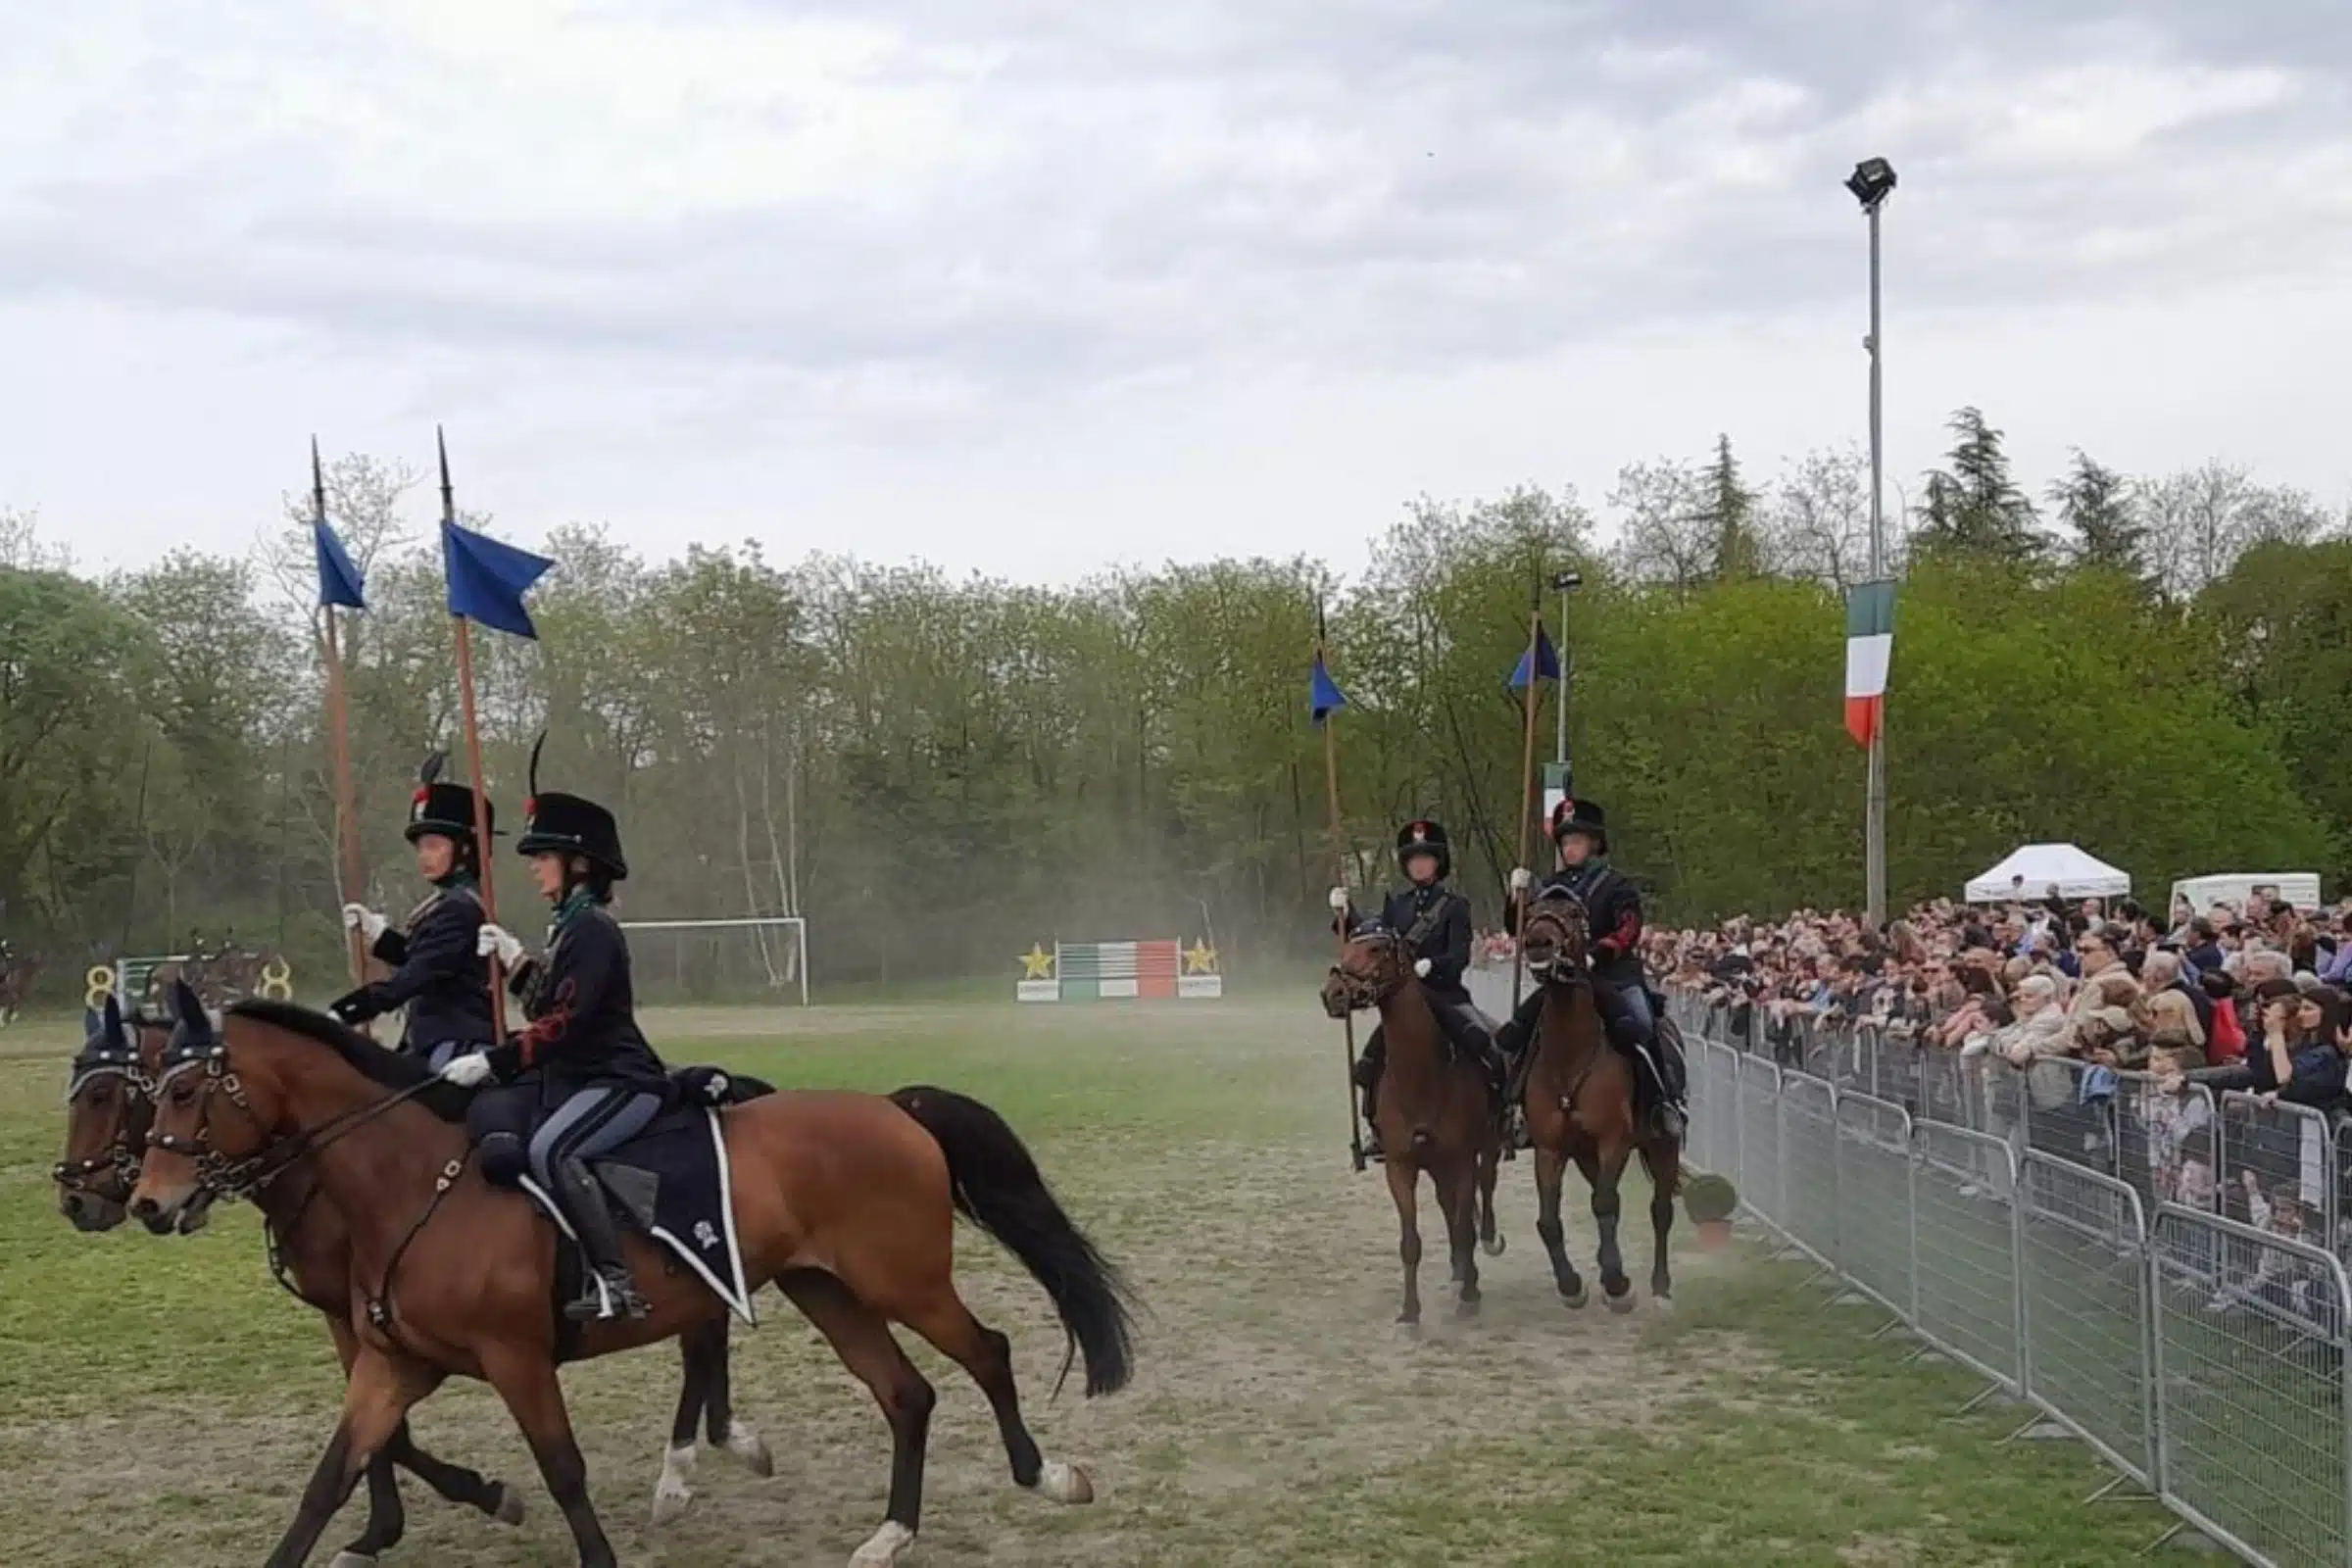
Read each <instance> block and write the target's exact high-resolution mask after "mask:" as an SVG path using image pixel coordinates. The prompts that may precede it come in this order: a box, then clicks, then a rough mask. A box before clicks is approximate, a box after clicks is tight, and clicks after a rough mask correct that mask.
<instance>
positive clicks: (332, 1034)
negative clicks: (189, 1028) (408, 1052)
mask: <svg viewBox="0 0 2352 1568" xmlns="http://www.w3.org/2000/svg"><path fill="white" fill-rule="evenodd" d="M223 1016H225V1017H230V1018H251V1019H252V1020H253V1021H254V1022H256V1023H266V1024H268V1025H270V1027H271V1028H274V1029H282V1030H284V1031H285V1032H286V1033H287V1034H290V1035H296V1036H299V1037H300V1038H302V1039H304V1040H308V1041H310V1042H311V1043H312V1044H314V1045H319V1046H324V1047H325V1048H326V1049H327V1050H329V1051H331V1052H333V1053H334V1054H336V1055H338V1056H340V1057H342V1058H343V1061H344V1063H345V1065H347V1066H349V1067H350V1068H351V1069H352V1070H353V1071H354V1072H357V1073H358V1074H360V1075H361V1076H362V1077H364V1078H366V1079H367V1080H368V1082H369V1083H371V1084H375V1085H377V1086H378V1087H380V1088H384V1089H391V1090H403V1089H414V1088H416V1087H417V1085H419V1084H424V1083H431V1082H432V1081H433V1079H434V1078H435V1077H436V1076H437V1075H436V1074H435V1073H434V1072H433V1070H432V1068H430V1067H428V1066H426V1065H425V1064H424V1063H423V1062H422V1061H421V1060H419V1059H417V1057H415V1056H404V1055H402V1054H400V1053H399V1052H396V1051H386V1050H385V1049H384V1048H383V1047H381V1046H379V1045H377V1044H376V1043H375V1042H374V1041H372V1040H370V1039H368V1037H367V1036H366V1035H364V1034H362V1033H360V1032H359V1031H358V1030H357V1029H354V1028H351V1027H350V1026H348V1025H347V1024H345V1023H344V1022H343V1021H342V1020H341V1019H339V1018H334V1017H330V1016H329V1015H328V1014H326V1013H323V1012H313V1011H312V1010H311V1009H310V1008H308V1007H305V1006H301V1005H297V1004H295V1003H291V1002H268V1001H263V1000H261V999H259V998H249V999H247V1000H246V1001H243V1002H232V1003H230V1004H229V1005H228V1009H227V1011H226V1012H225V1013H224V1014H223ZM472 1099H473V1096H472V1093H471V1092H470V1091H468V1090H464V1089H460V1088H459V1087H458V1086H457V1085H455V1084H436V1085H435V1086H434V1087H432V1088H430V1089H427V1090H425V1092H424V1093H422V1094H420V1095H418V1096H417V1104H420V1105H422V1106H424V1108H425V1109H427V1110H429V1111H431V1112H432V1113H433V1114H434V1115H436V1116H438V1117H440V1118H441V1119H442V1120H443V1121H464V1120H465V1119H466V1104H467V1103H469V1102H470V1101H471V1100H472Z"/></svg>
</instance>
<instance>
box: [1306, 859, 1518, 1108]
mask: <svg viewBox="0 0 2352 1568" xmlns="http://www.w3.org/2000/svg"><path fill="white" fill-rule="evenodd" d="M1397 864H1398V866H1400V867H1401V868H1402V869H1403V871H1404V875H1405V879H1406V881H1407V883H1408V884H1409V885H1408V886H1406V887H1403V888H1399V889H1398V890H1397V891H1396V892H1395V893H1392V894H1390V895H1389V897H1388V902H1387V903H1385V904H1383V905H1382V906H1381V909H1380V916H1379V920H1378V922H1377V923H1378V924H1380V925H1382V926H1384V927H1386V928H1387V929H1389V930H1391V931H1394V932H1396V933H1397V934H1398V935H1399V936H1401V937H1403V938H1404V939H1405V944H1406V946H1407V947H1408V948H1409V949H1411V951H1412V955H1413V973H1414V974H1416V975H1418V976H1419V977H1420V980H1421V988H1422V989H1423V990H1424V991H1426V992H1428V993H1429V1001H1430V1007H1431V1010H1432V1011H1434V1012H1435V1013H1436V1014H1437V1015H1438V1027H1439V1028H1441V1029H1443V1030H1444V1031H1445V1032H1446V1039H1447V1040H1448V1041H1449V1042H1451V1044H1452V1045H1453V1047H1454V1049H1455V1050H1457V1051H1460V1052H1464V1053H1467V1054H1469V1055H1470V1057H1471V1059H1472V1060H1474V1061H1477V1062H1479V1063H1481V1064H1482V1065H1484V1066H1486V1067H1487V1068H1488V1070H1489V1074H1490V1076H1493V1075H1494V1067H1495V1052H1494V1043H1493V1041H1492V1039H1491V1038H1490V1037H1489V1034H1488V1026H1487V1023H1486V1020H1485V1019H1484V1018H1483V1017H1482V1016H1481V1015H1480V1013H1479V1011H1478V1009H1477V1008H1476V1007H1475V1006H1473V1005H1471V1003H1470V992H1469V989H1468V988H1467V987H1466V986H1464V985H1463V983H1462V972H1463V971H1464V970H1465V969H1467V968H1469V967H1470V935H1471V931H1470V901H1469V900H1468V899H1466V898H1464V897H1463V896H1462V895H1461V894H1459V893H1456V892H1455V891H1454V890H1453V889H1452V888H1450V887H1447V886H1446V875H1447V873H1449V872H1450V871H1451V870H1452V869H1453V852H1452V850H1451V849H1450V847H1448V846H1447V844H1446V830H1445V829H1444V828H1443V827H1441V826H1439V825H1438V824H1437V823H1435V822H1429V821H1421V822H1407V823H1406V824H1405V825H1404V826H1403V828H1401V829H1400V830H1398V832H1397ZM1331 907H1332V913H1333V915H1334V917H1335V918H1336V920H1337V921H1338V923H1339V925H1340V928H1341V929H1342V930H1343V931H1345V932H1346V933H1347V934H1348V935H1349V936H1353V935H1354V934H1355V933H1356V932H1357V931H1358V930H1359V929H1361V927H1362V926H1363V924H1364V922H1363V921H1361V920H1359V919H1358V918H1357V917H1356V914H1355V910H1354V909H1353V908H1352V907H1350V905H1349V902H1348V890H1347V889H1346V888H1333V889H1332V890H1331ZM1387 1063H1388V1040H1387V1038H1386V1037H1385V1036H1383V1035H1382V1033H1381V1031H1380V1028H1379V1026H1378V1025H1375V1026H1374V1027H1373V1030H1372V1038H1371V1039H1369V1040H1367V1041H1365V1042H1364V1054H1363V1055H1362V1056H1361V1057H1360V1058H1358V1059H1357V1061H1356V1064H1355V1082H1356V1086H1357V1087H1358V1088H1360V1089H1361V1090H1363V1092H1364V1120H1365V1121H1366V1122H1367V1123H1370V1124H1371V1127H1372V1133H1371V1137H1370V1139H1369V1141H1368V1142H1367V1143H1366V1144H1365V1152H1367V1153H1373V1154H1377V1153H1379V1152H1380V1127H1379V1124H1378V1123H1377V1122H1375V1121H1374V1120H1373V1115H1372V1112H1373V1110H1374V1108H1375V1107H1376V1106H1377V1105H1378V1103H1379V1099H1380V1074H1381V1069H1382V1068H1383V1067H1384V1066H1386V1065H1387Z"/></svg>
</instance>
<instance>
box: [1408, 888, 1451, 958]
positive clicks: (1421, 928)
mask: <svg viewBox="0 0 2352 1568" xmlns="http://www.w3.org/2000/svg"><path fill="white" fill-rule="evenodd" d="M1461 898H1462V896H1461V895H1460V894H1459V893H1456V892H1455V891H1454V890H1453V889H1451V888H1447V889H1446V896H1445V897H1444V898H1441V899H1439V900H1437V901H1436V902H1435V903H1433V904H1431V905H1430V907H1428V908H1426V909H1423V910H1422V911H1421V912H1420V914H1418V915H1417V916H1415V917H1414V919H1413V924H1412V929H1411V930H1409V931H1407V932H1405V934H1404V945H1405V947H1406V948H1407V949H1412V948H1417V947H1419V946H1420V945H1421V944H1422V943H1424V942H1426V941H1428V940H1429V937H1430V933H1432V932H1434V931H1435V930H1437V928H1438V923H1439V922H1440V921H1442V920H1444V919H1445V918H1446V914H1447V913H1448V912H1450V911H1451V910H1452V908H1453V907H1454V905H1455V904H1456V903H1458V902H1461Z"/></svg>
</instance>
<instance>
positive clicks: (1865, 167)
mask: <svg viewBox="0 0 2352 1568" xmlns="http://www.w3.org/2000/svg"><path fill="white" fill-rule="evenodd" d="M1845 188H1846V189H1847V190H1850V191H1852V192H1853V193H1854V200H1856V201H1858V202H1860V203H1861V204H1862V210H1863V211H1864V212H1866V213H1867V212H1870V211H1873V210H1874V209H1876V208H1877V207H1878V205H1879V203H1881V202H1883V201H1885V200H1886V199H1887V193H1888V192H1890V191H1892V190H1893V189H1894V166H1893V165H1892V164H1890V163H1888V162H1887V160H1886V159H1884V158H1865V159H1863V160H1862V161H1861V162H1860V163H1858V164H1856V165H1855V166H1854V172H1852V173H1850V174H1848V175H1847V176H1846V177H1845Z"/></svg>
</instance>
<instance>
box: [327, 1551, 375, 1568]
mask: <svg viewBox="0 0 2352 1568" xmlns="http://www.w3.org/2000/svg"><path fill="white" fill-rule="evenodd" d="M327 1568H375V1557H374V1555H373V1554H372V1553H370V1552H365V1551H338V1552H336V1553H335V1560H334V1561H333V1562H331V1563H328V1564H327Z"/></svg>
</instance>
